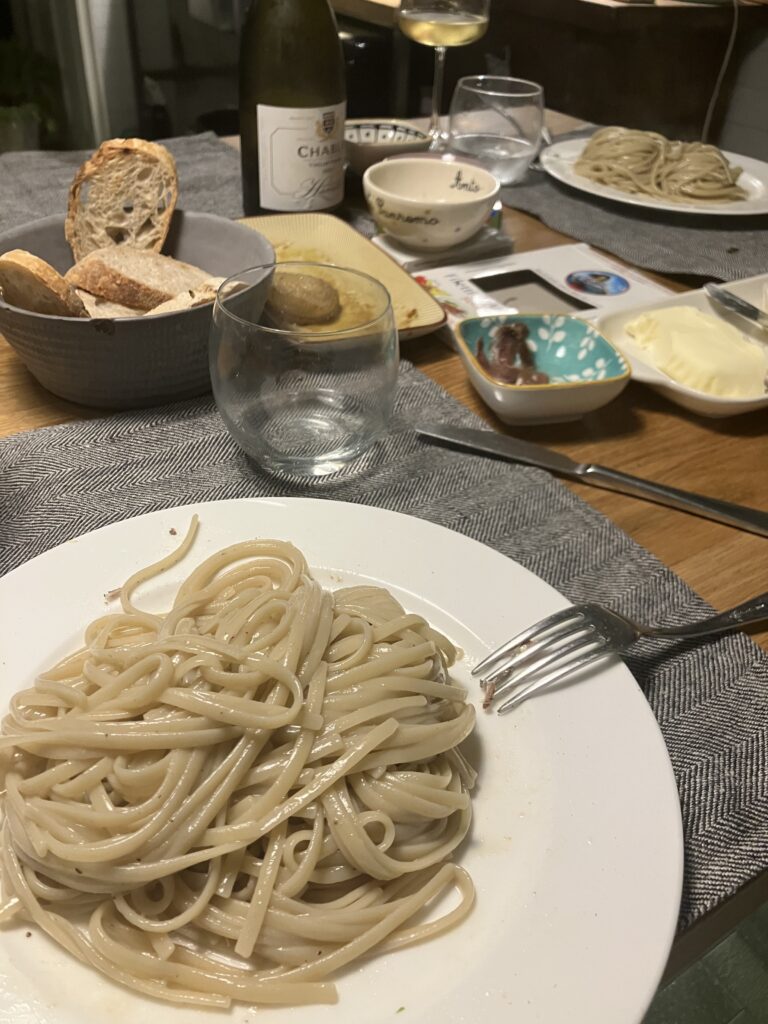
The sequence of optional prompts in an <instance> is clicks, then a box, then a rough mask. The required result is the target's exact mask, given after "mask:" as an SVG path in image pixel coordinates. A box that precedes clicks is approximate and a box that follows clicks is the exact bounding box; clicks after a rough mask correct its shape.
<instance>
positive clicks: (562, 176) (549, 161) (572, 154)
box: [539, 138, 768, 217]
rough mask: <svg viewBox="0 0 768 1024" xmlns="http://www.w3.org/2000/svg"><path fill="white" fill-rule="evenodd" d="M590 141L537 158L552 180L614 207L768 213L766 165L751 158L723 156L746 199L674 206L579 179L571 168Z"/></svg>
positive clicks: (565, 144) (566, 143) (568, 143)
mask: <svg viewBox="0 0 768 1024" xmlns="http://www.w3.org/2000/svg"><path fill="white" fill-rule="evenodd" d="M588 141H589V140H588V139H584V138H579V139H563V141H562V142H554V143H553V144H552V145H551V146H547V148H546V149H545V150H543V151H542V153H541V156H540V157H539V160H540V163H541V166H542V167H543V168H544V170H545V171H546V172H547V173H548V174H551V175H552V177H553V178H557V180H558V181H562V182H563V183H564V184H566V185H570V186H571V188H576V189H578V190H579V191H580V192H587V193H589V194H590V195H593V196H599V197H600V198H601V199H613V200H614V201H615V202H617V203H629V205H630V206H644V207H647V208H649V209H655V210H670V211H672V212H674V213H695V214H701V213H705V214H716V215H718V216H723V215H724V214H726V215H728V216H729V217H731V216H740V217H745V216H752V217H754V216H755V215H757V214H761V213H768V164H766V163H763V161H762V160H755V159H754V158H753V157H751V156H739V155H738V153H727V152H726V151H725V150H723V154H724V156H725V157H726V159H727V160H728V162H729V163H731V164H734V165H735V166H737V167H741V169H742V170H741V175H740V177H739V181H738V184H739V185H741V187H742V188H743V189H745V190H746V192H747V198H746V199H743V200H738V201H736V202H733V203H697V202H689V203H673V202H668V201H666V200H664V199H656V198H654V197H653V196H643V195H632V194H631V193H629V192H622V191H621V189H618V188H611V187H610V186H609V185H600V184H599V183H598V182H596V181H590V180H589V178H584V177H582V175H581V174H577V173H576V171H575V170H574V164H575V163H576V161H577V160H578V159H579V157H580V156H581V152H582V150H583V149H584V147H585V145H586V144H587V142H588Z"/></svg>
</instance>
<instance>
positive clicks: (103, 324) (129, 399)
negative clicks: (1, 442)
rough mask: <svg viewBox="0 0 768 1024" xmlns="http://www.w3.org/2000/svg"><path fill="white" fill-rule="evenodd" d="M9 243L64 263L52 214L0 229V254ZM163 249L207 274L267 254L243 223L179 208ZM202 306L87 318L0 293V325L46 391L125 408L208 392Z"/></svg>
mask: <svg viewBox="0 0 768 1024" xmlns="http://www.w3.org/2000/svg"><path fill="white" fill-rule="evenodd" d="M9 249H26V250H27V251H28V252H31V253H34V255H35V256H40V257H41V258H42V259H44V260H47V262H48V263H50V264H51V265H52V266H54V267H55V268H56V269H57V270H58V271H59V273H62V274H63V273H65V272H66V271H67V270H68V269H69V268H70V267H71V266H72V254H71V252H70V249H69V246H68V245H67V242H66V239H65V238H64V219H63V218H62V217H46V218H45V219H43V220H38V221H35V222H34V223H32V224H27V225H25V226H24V227H21V228H16V229H15V230H13V231H7V232H5V233H4V234H2V235H0V252H7V251H8V250H9ZM163 252H164V254H165V255H168V256H176V257H177V258H178V259H180V260H184V261H185V262H186V263H192V264H194V265H195V266H198V267H200V268H201V269H202V270H205V271H207V272H208V273H209V274H211V275H212V276H216V277H229V276H230V275H232V274H236V273H237V272H238V271H239V270H243V269H244V268H245V267H251V266H254V265H257V264H261V263H269V262H270V261H272V260H273V259H274V250H273V249H272V246H271V245H270V243H269V242H268V241H267V240H266V238H264V236H263V235H260V234H259V233H258V232H256V231H253V230H252V229H251V228H247V227H245V225H243V224H238V223H237V222H236V221H231V220H227V219H226V218H224V217H214V216H212V215H211V214H208V213H184V212H183V211H176V213H175V214H174V218H173V221H172V224H171V230H170V232H169V235H168V238H167V240H166V244H165V246H164V248H163ZM212 308H213V304H212V303H210V304H208V305H206V306H198V307H197V308H195V309H185V310H182V311H180V312H175V313H161V314H160V315H158V316H147V317H143V316H138V317H125V318H120V319H116V320H112V319H93V320H88V319H85V318H83V319H79V318H76V317H61V316H44V315H42V314H40V313H30V312H29V311H28V310H24V309H17V308H16V307H15V306H9V305H7V304H6V303H4V302H2V300H0V333H2V334H3V336H4V337H5V339H6V340H7V341H8V343H9V344H10V345H11V346H12V347H13V348H14V349H15V350H16V352H18V354H19V356H20V357H21V358H22V359H23V361H24V362H25V364H26V366H27V368H28V369H29V371H30V373H32V375H33V376H35V377H36V378H37V379H38V380H39V381H40V383H41V384H42V385H43V387H45V388H47V389H48V390H49V391H52V392H53V393H54V394H55V395H59V396H60V397H61V398H67V399H69V401H71V402H78V403H79V404H80V405H89V406H96V407H99V408H103V409H131V408H138V407H140V406H148V405H159V404H160V403H162V402H169V401H175V400H179V399H182V398H191V397H192V396H193V395H200V394H203V393H204V392H206V391H209V390H210V387H211V380H210V374H209V371H208V333H209V329H210V324H211V310H212Z"/></svg>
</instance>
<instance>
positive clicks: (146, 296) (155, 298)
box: [66, 245, 210, 311]
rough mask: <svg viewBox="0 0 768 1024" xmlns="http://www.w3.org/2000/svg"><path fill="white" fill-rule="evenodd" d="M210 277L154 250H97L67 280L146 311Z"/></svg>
mask: <svg viewBox="0 0 768 1024" xmlns="http://www.w3.org/2000/svg"><path fill="white" fill-rule="evenodd" d="M209 277H210V275H209V274H208V273H206V271H204V270H200V269H199V268H198V267H193V266H191V265H190V264H189V263H182V262H181V260H175V259H173V258H172V257H170V256H161V255H160V253H157V252H153V251H152V250H151V249H133V248H131V247H129V246H127V245H113V246H111V247H110V248H107V249H97V250H96V251H95V252H91V253H89V254H88V255H87V256H86V257H84V258H83V259H82V260H80V262H79V263H76V264H75V265H74V267H72V268H71V270H68V271H67V276H66V280H67V281H68V283H69V284H71V285H72V286H73V287H75V288H83V289H85V291H87V292H90V293H91V295H98V297H99V298H101V299H108V300H109V301H110V302H119V303H120V305H122V306H129V307H130V308H131V309H141V310H144V311H147V310H150V309H154V307H155V306H159V305H160V303H161V302H167V301H168V299H172V298H173V297H174V296H175V295H178V294H179V293H180V292H184V291H190V290H191V289H193V288H196V287H197V286H198V285H200V284H203V282H204V281H206V280H207V279H208V278H209Z"/></svg>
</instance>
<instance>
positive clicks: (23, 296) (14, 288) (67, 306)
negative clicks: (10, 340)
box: [0, 249, 88, 317]
mask: <svg viewBox="0 0 768 1024" xmlns="http://www.w3.org/2000/svg"><path fill="white" fill-rule="evenodd" d="M0 288H1V289H2V292H3V298H4V299H5V301H6V302H7V303H8V304H9V305H11V306H17V307H18V308H19V309H26V310H29V311H30V312H31V313H43V314H45V315H46V316H72V317H87V316H88V311H87V310H86V308H85V306H84V305H83V302H82V299H81V298H80V296H79V295H78V294H77V292H76V291H75V290H74V288H73V287H72V286H71V285H70V284H69V283H68V282H67V281H66V279H65V278H63V277H62V276H61V274H60V273H59V272H58V271H57V270H55V269H54V268H53V267H52V266H51V265H50V263H46V262H45V260H41V259H40V257H39V256H35V255H33V254H32V253H31V252H27V251H26V250H25V249H11V250H10V252H6V253H4V254H3V255H2V256H0Z"/></svg>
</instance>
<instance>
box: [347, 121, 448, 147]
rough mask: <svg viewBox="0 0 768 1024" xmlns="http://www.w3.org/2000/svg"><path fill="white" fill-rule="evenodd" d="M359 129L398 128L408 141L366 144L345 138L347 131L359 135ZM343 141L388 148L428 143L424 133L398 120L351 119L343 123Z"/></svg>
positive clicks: (382, 140) (415, 126)
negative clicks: (404, 144) (414, 143)
mask: <svg viewBox="0 0 768 1024" xmlns="http://www.w3.org/2000/svg"><path fill="white" fill-rule="evenodd" d="M361 128H376V129H377V130H378V129H381V128H399V129H401V130H402V131H404V132H406V133H407V134H408V135H409V136H411V137H410V138H409V139H376V141H375V142H368V141H366V140H365V139H360V138H356V139H350V138H347V132H348V131H354V132H355V133H359V131H360V129H361ZM344 140H345V141H346V142H354V143H356V144H357V145H359V146H389V145H400V146H401V145H403V143H406V142H429V136H428V135H427V133H426V132H424V131H422V130H421V128H419V127H418V126H417V125H415V124H412V123H411V122H410V121H398V120H377V119H375V118H367V117H363V118H352V119H350V120H348V121H345V122H344Z"/></svg>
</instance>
